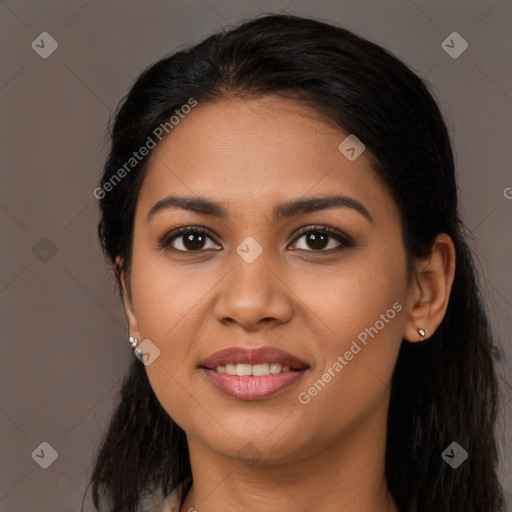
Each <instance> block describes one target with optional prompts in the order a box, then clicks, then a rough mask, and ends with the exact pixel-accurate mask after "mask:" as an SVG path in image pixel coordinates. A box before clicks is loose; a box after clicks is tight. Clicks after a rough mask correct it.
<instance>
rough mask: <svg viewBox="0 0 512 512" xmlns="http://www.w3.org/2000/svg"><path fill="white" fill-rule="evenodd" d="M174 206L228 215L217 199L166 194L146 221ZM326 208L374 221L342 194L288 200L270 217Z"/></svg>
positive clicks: (361, 207) (279, 217) (277, 207)
mask: <svg viewBox="0 0 512 512" xmlns="http://www.w3.org/2000/svg"><path fill="white" fill-rule="evenodd" d="M174 208H181V209H183V210H188V211H192V212H195V213H199V214H202V215H209V216H212V217H217V218H220V219H226V218H227V217H228V212H227V210H226V209H225V208H224V207H223V206H222V204H221V203H219V202H217V201H213V200H211V199H206V198H205V197H181V196H168V197H165V198H163V199H160V201H158V202H157V203H155V204H154V206H153V207H152V208H151V210H150V211H149V213H148V216H147V219H146V222H149V221H150V220H151V218H152V217H153V216H154V215H155V214H157V213H159V212H162V211H165V210H170V209H174ZM328 208H350V209H352V210H355V211H356V212H359V213H360V214H361V215H363V216H364V217H365V218H366V219H367V220H368V221H370V222H371V223H374V220H373V218H372V216H371V215H370V212H369V211H368V210H367V209H366V208H365V207H364V206H363V205H362V204H361V203H360V202H359V201H356V200H355V199H352V198H351V197H347V196H342V195H331V196H314V197H307V198H301V199H295V200H292V201H288V202H286V203H282V204H280V205H278V206H276V207H275V208H274V211H273V214H272V218H273V221H274V222H279V221H280V220H284V219H288V218H291V217H294V216H296V215H300V214H304V213H312V212H316V211H320V210H326V209H328Z"/></svg>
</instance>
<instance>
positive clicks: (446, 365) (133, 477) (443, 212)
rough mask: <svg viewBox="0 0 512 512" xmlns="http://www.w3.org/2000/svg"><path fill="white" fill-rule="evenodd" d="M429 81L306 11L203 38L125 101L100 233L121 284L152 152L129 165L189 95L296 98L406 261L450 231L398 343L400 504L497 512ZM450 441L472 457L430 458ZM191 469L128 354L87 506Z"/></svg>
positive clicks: (474, 324)
mask: <svg viewBox="0 0 512 512" xmlns="http://www.w3.org/2000/svg"><path fill="white" fill-rule="evenodd" d="M429 88H430V84H428V82H426V81H425V80H422V79H421V78H419V77H418V76H417V75H416V74H415V73H414V72H413V71H411V70H410V69H409V68H408V67H407V66H406V65H405V64H404V63H402V62H401V61H400V60H399V59H397V58H396V57H395V56H393V55H392V54H391V53H390V52H389V51H387V50H385V49H383V48H382V47H380V46H378V45H376V44H374V43H372V42H370V41H368V40H366V39H364V38H362V37H360V36H358V35H356V34H354V33H352V32H350V31H348V30H345V29H343V28H339V27H336V26H333V25H331V24H328V23H324V22H320V21H317V20H313V19H306V18H301V17H296V16H289V15H263V16H260V17H258V18H255V19H253V20H249V21H247V22H245V23H243V24H241V25H239V26H238V27H235V28H233V29H230V30H225V31H223V32H220V33H218V34H215V35H212V36H210V37H208V38H207V39H206V40H204V41H203V42H201V43H200V44H197V45H196V46H193V47H191V48H187V49H185V50H182V51H179V52H177V53H175V54H173V55H171V56H169V57H166V58H164V59H162V60H160V61H158V62H156V63H155V64H154V65H152V66H151V67H149V68H148V69H147V70H146V71H144V72H143V73H142V75H141V76H140V77H139V78H138V79H137V81H136V82H135V84H134V85H133V87H132V89H131V90H130V92H129V94H128V95H127V97H126V98H125V99H124V101H123V102H122V104H121V106H120V108H119V109H118V112H117V113H116V116H115V121H114V124H113V128H112V130H111V137H112V146H111V150H110V154H109V156H108V160H107V162H106V165H105V167H104V171H103V175H102V178H101V186H100V187H98V189H96V191H95V195H96V196H97V197H98V198H99V206H100V210H101V219H100V223H99V227H98V233H99V238H100V241H101V244H102V248H103V250H104V253H105V255H106V257H107V258H108V260H109V262H110V264H111V265H112V268H114V269H115V271H116V277H117V279H118V284H119V290H120V292H121V293H122V288H121V284H120V282H119V278H120V270H121V269H120V268H119V267H117V266H116V265H115V258H116V256H121V258H122V260H123V269H124V271H125V272H126V275H127V277H128V278H129V269H130V261H131V247H132V235H133V224H134V212H135V205H136V201H137V196H138V192H139V189H140V186H141V184H142V181H143V179H144V174H145V170H146V164H147V161H148V158H149V156H146V157H144V158H142V159H141V160H140V162H136V164H134V165H133V166H132V167H127V166H126V162H128V161H129V160H130V158H131V157H132V154H133V152H134V151H138V150H139V148H141V147H142V146H144V145H146V144H147V141H148V140H149V139H148V137H149V138H151V139H153V140H154V139H155V130H157V129H158V127H159V126H161V125H162V124H164V123H166V122H167V123H168V122H169V119H170V118H171V116H173V114H175V112H176V110H178V111H179V110H180V109H181V108H182V106H183V105H186V104H190V102H191V99H193V101H197V102H198V103H199V104H201V103H206V102H214V101H217V100H222V99H223V98H229V97H233V96H238V97H255V96H264V95H277V96H281V97H286V98H293V99H295V100H296V101H299V102H304V103H306V104H308V105H310V106H312V107H313V108H315V109H316V110H317V111H318V112H320V113H322V114H324V115H325V116H326V117H327V118H328V119H330V120H331V121H333V122H334V123H336V124H337V125H338V126H339V127H340V128H342V129H343V130H344V131H345V132H348V133H352V134H355V135H356V136H357V137H358V138H359V139H360V140H361V141H362V142H363V143H364V144H365V146H366V148H367V151H368V152H369V154H370V155H372V156H373V160H374V162H373V169H374V170H375V172H376V173H378V174H379V175H380V176H381V177H382V178H383V179H384V180H385V182H386V183H387V185H388V187H389V189H390V191H391V192H392V194H393V196H394V199H395V201H396V203H397V205H398V207H399V208H400V212H401V218H402V226H403V228H402V229H403V240H404V246H405V250H406V254H407V257H408V265H409V267H410V268H413V267H414V263H415V262H416V261H419V260H420V259H422V258H424V257H426V256H427V255H428V254H429V253H430V250H431V247H432V242H433V240H434V238H435V237H436V235H437V234H439V233H447V234H448V235H450V237H451V238H452V239H453V242H454V245H455V250H456V271H455V278H454V283H453V286H452V290H451V295H450V300H449V305H448V309H447V311H446V315H445V317H444V319H443V321H442V323H441V325H440V326H439V328H438V329H437V330H436V332H435V333H434V334H433V335H432V336H431V337H430V338H429V339H428V340H426V341H425V342H423V343H408V342H406V341H403V342H402V346H401V348H400V353H399V357H398V360H397V362H396V367H395V371H394V374H393V378H392V389H391V400H390V406H389V415H388V424H387V446H386V460H385V463H386V466H385V468H386V478H387V482H388V485H389V488H390V490H391V492H392V494H393V496H394V498H395V500H396V502H397V504H398V507H399V509H400V510H401V511H408V512H454V511H457V512H458V511H464V512H498V511H500V510H503V507H504V503H503V502H504V500H503V495H502V490H501V487H500V485H499V480H498V476H497V469H496V467H497V462H498V453H497V445H496V440H495V423H496V414H497V407H498V386H497V378H496V373H495V368H494V360H493V342H492V338H491V329H490V326H489V325H488V321H487V315H486V312H485V309H484V306H483V302H482V298H481V295H480V291H479V287H478V282H477V276H476V272H475V265H474V262H473V258H472V255H471V253H470V250H469V248H468V244H467V235H466V234H465V231H464V227H463V225H462V223H461V221H460V218H459V215H458V202H457V185H456V178H455V165H454V157H453V151H452V146H451V142H450V137H449V134H448V131H447V128H446V125H445V122H444V120H443V117H442V114H441V112H440V109H439V107H438V105H437V103H436V101H435V99H434V97H433V93H432V92H431V91H430V90H429ZM191 115H193V113H192V114H191ZM167 126H168V127H169V125H167ZM169 128H170V127H169ZM156 133H158V131H157V132H156ZM156 142H158V141H156ZM132 163H133V162H132ZM123 166H124V169H125V171H126V172H124V173H121V174H122V179H118V178H119V176H120V173H119V169H121V168H123ZM116 176H117V177H116ZM454 441H455V442H457V443H458V444H459V445H461V446H462V447H463V448H464V449H465V450H466V452H467V453H468V458H467V460H466V461H465V462H464V463H463V464H462V465H461V466H460V467H458V468H457V469H452V468H451V467H450V466H449V465H448V464H447V463H445V462H444V460H443V459H442V458H441V454H442V452H443V451H444V450H445V449H446V448H447V447H448V446H449V445H450V444H451V443H452V442H454ZM190 476H191V468H190V461H189V455H188V448H187V441H186V435H185V433H184V432H183V430H182V429H181V428H180V427H179V426H178V425H177V424H176V423H175V422H174V421H173V420H172V418H171V417H169V415H168V414H167V413H166V411H165V410H164V409H163V408H162V406H161V405H160V403H159V401H158V400H157V398H156V396H155V394H154V393H153V390H152V388H151V385H150V383H149V381H148V378H147V376H146V372H145V369H144V366H143V364H142V363H141V362H140V361H138V360H137V359H136V358H134V361H133V363H132V365H131V368H130V370H129V372H128V374H127V376H126V379H125V382H124V383H123V386H122V390H121V396H120V400H119V404H118V405H117V408H116V410H115V411H114V413H113V417H112V420H111V423H110V426H109V428H108V431H107V432H106V434H105V436H104V439H103V441H102V444H101V446H100V448H99V450H98V454H97V457H96V459H95V465H94V468H93V472H92V476H91V480H90V482H89V485H91V484H92V487H93V501H94V504H95V506H96V508H98V507H99V503H100V498H102V497H103V498H105V499H106V500H107V501H108V503H109V506H110V510H111V511H112V512H120V511H128V512H135V511H136V510H137V507H138V506H139V504H140V501H141V499H142V497H144V496H145V495H146V493H149V492H150V490H151V491H156V490H159V491H161V493H162V495H164V496H165V495H167V494H168V493H169V492H171V491H172V490H173V489H174V488H175V487H176V486H177V485H178V483H179V482H181V481H183V480H185V479H187V477H190Z"/></svg>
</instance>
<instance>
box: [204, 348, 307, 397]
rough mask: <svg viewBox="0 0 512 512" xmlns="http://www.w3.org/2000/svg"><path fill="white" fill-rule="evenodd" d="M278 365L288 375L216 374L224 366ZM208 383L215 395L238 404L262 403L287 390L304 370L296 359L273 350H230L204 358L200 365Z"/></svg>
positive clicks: (300, 362) (283, 373)
mask: <svg viewBox="0 0 512 512" xmlns="http://www.w3.org/2000/svg"><path fill="white" fill-rule="evenodd" d="M262 363H279V364H280V365H281V366H289V367H290V371H288V372H281V373H276V374H270V375H263V376H251V375H249V376H240V375H228V374H226V373H217V372H216V371H215V368H216V367H217V366H225V365H226V364H251V365H255V364H262ZM200 367H201V368H202V371H203V373H204V374H205V375H206V377H207V378H208V380H209V382H210V383H211V384H212V385H213V386H214V387H215V388H216V389H218V390H219V391H221V392H223V393H225V394H227V395H229V396H231V397H233V398H237V399H239V400H263V399H264V398H268V397H270V396H272V395H274V394H276V393H277V392H279V391H281V390H284V389H285V388H288V387H289V386H291V385H292V384H294V383H295V382H297V380H298V379H300V378H301V377H302V376H303V375H304V373H305V371H306V370H307V368H308V366H307V365H306V363H304V362H303V361H301V360H300V359H298V358H297V357H295V356H293V355H291V354H289V353H288V352H285V351H283V350H280V349H277V348H273V347H260V348H257V349H246V348H240V347H231V348H228V349H225V350H220V351H219V352H215V353H214V354H212V355H210V356H209V357H207V358H206V359H205V360H204V361H203V362H202V363H201V365H200Z"/></svg>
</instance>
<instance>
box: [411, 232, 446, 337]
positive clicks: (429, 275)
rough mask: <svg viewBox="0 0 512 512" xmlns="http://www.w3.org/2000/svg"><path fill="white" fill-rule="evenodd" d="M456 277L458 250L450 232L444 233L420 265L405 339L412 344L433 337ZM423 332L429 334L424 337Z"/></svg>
mask: <svg viewBox="0 0 512 512" xmlns="http://www.w3.org/2000/svg"><path fill="white" fill-rule="evenodd" d="M454 275H455V247H454V245H453V240H452V239H451V238H450V236H449V235H447V234H446V233H440V234H439V235H437V237H436V238H435V240H434V243H433V244H432V250H431V253H430V256H429V257H428V258H427V259H425V260H422V261H420V262H418V263H417V266H416V271H415V276H414V277H413V280H412V283H411V285H410V289H409V294H408V299H407V303H408V304H407V306H408V320H407V325H406V329H405V333H404V339H406V340H407V341H410V342H417V341H422V339H423V338H424V339H426V338H429V337H430V336H432V334H433V333H434V332H435V330H436V329H437V328H438V327H439V325H440V323H441V322H442V320H443V318H444V315H445V313H446V309H447V307H448V301H449V298H450V291H451V289H452V284H453V277H454ZM419 329H424V330H425V332H426V334H425V336H424V337H422V336H421V335H420V334H419V333H418V330H419Z"/></svg>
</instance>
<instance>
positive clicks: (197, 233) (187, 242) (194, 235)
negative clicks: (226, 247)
mask: <svg viewBox="0 0 512 512" xmlns="http://www.w3.org/2000/svg"><path fill="white" fill-rule="evenodd" d="M208 241H210V246H209V247H208V245H207V242H208ZM175 242H176V243H175ZM160 247H161V248H162V249H168V248H171V249H172V250H175V251H181V252H200V251H202V250H203V249H221V247H220V246H219V245H218V244H216V242H215V241H214V240H213V238H212V236H211V235H210V233H209V231H208V230H206V229H203V228H191V227H183V228H179V229H176V230H175V231H173V232H172V233H169V234H168V235H166V236H164V237H163V238H162V240H161V241H160Z"/></svg>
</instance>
